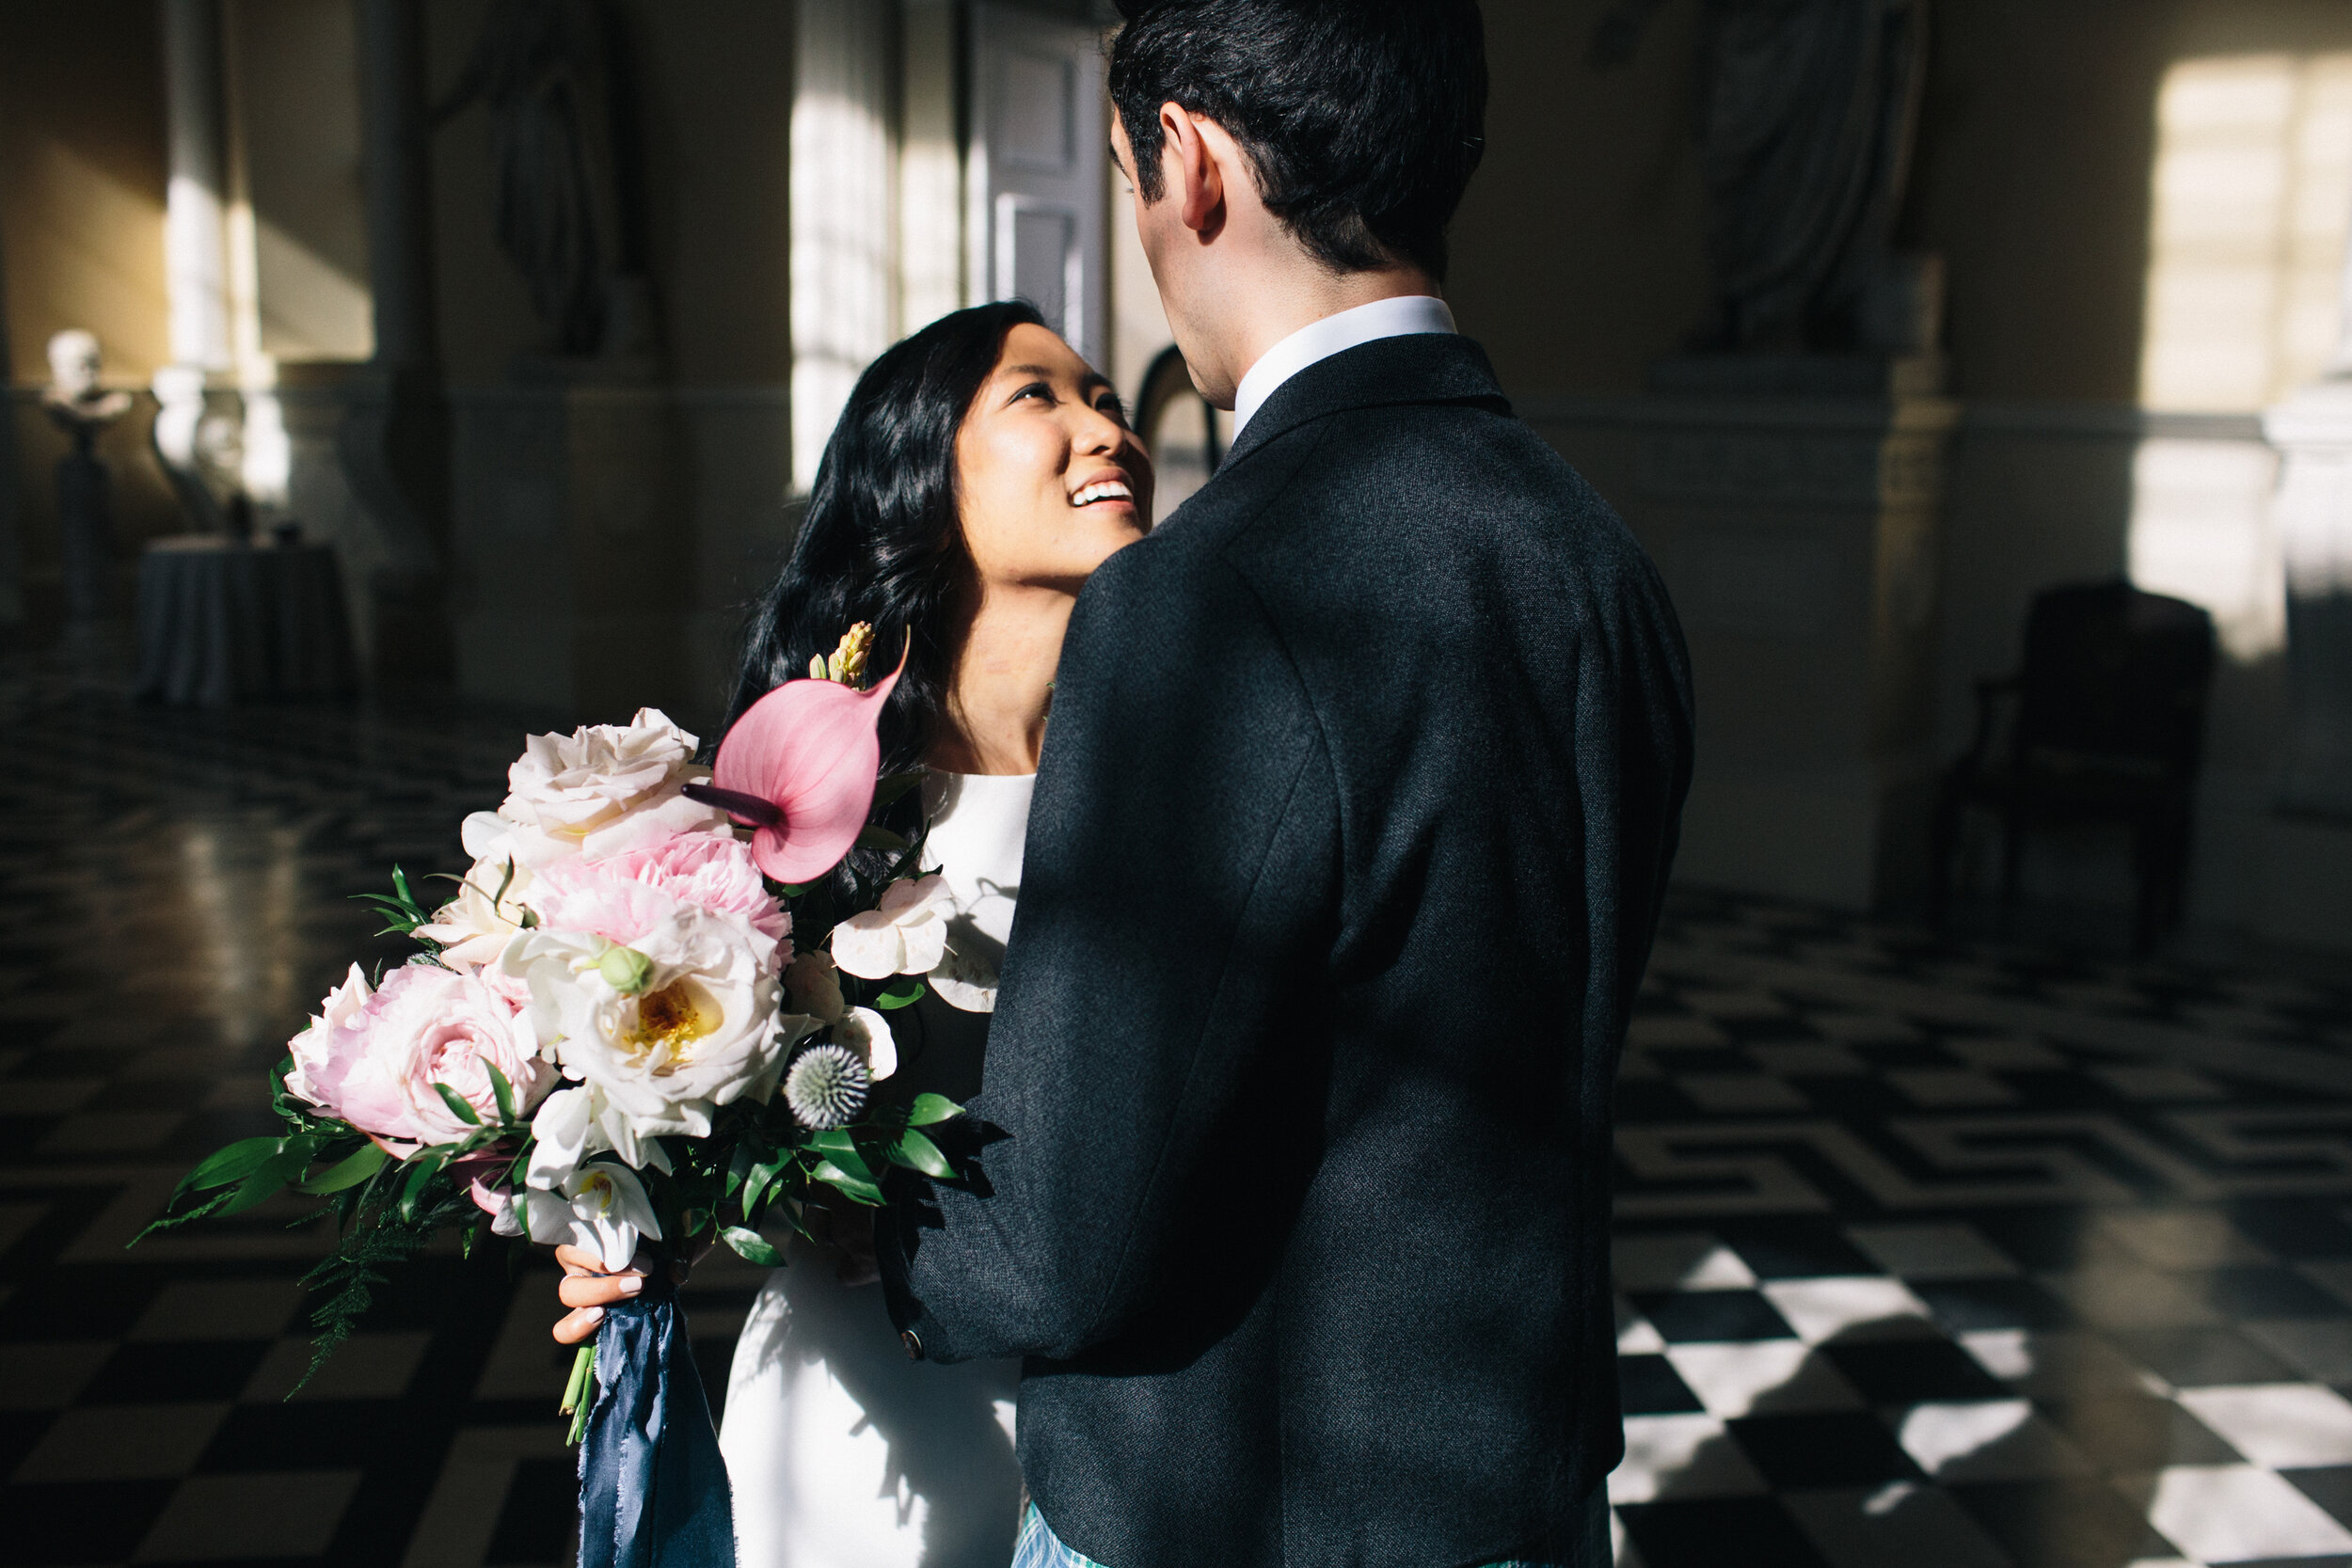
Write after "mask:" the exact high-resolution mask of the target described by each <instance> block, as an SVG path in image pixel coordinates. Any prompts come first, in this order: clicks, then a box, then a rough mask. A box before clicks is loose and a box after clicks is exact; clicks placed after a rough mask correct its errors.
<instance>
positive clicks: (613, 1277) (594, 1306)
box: [548, 1241, 714, 1345]
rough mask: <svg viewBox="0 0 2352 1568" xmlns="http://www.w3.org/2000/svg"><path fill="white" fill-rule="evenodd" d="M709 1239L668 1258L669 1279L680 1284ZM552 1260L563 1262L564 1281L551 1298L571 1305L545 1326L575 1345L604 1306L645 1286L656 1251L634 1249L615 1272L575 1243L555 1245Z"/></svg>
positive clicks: (590, 1333)
mask: <svg viewBox="0 0 2352 1568" xmlns="http://www.w3.org/2000/svg"><path fill="white" fill-rule="evenodd" d="M713 1244H714V1243H711V1242H707V1241H706V1242H704V1243H701V1244H700V1245H698V1246H696V1247H695V1248H694V1256H693V1257H692V1258H691V1259H684V1260H679V1259H672V1260H671V1262H670V1283H671V1284H673V1285H683V1284H685V1283H686V1279H687V1276H688V1275H690V1274H691V1273H692V1272H693V1267H694V1265H695V1264H696V1263H699V1262H701V1261H702V1260H703V1259H704V1258H705V1257H706V1256H707V1255H708V1253H709V1251H710V1249H711V1247H712V1245H713ZM555 1260H556V1261H557V1262H559V1263H561V1264H563V1265H564V1283H562V1284H561V1285H558V1286H557V1287H556V1288H555V1299H556V1300H558V1301H560V1302H562V1303H563V1304H564V1306H566V1307H570V1308H572V1310H571V1311H569V1312H566V1313H565V1314H564V1316H562V1317H561V1318H558V1319H556V1320H555V1327H554V1328H552V1329H550V1330H548V1332H549V1333H551V1334H553V1335H554V1336H555V1342H556V1343H557V1344H559V1345H577V1344H579V1343H580V1341H581V1340H583V1339H587V1338H594V1336H595V1335H596V1325H597V1324H598V1323H603V1322H604V1309H605V1308H606V1307H610V1306H612V1304H613V1303H614V1302H616V1301H628V1299H630V1298H631V1297H633V1296H635V1295H636V1294H637V1293H638V1292H639V1291H643V1290H644V1288H645V1271H646V1270H647V1269H649V1268H651V1267H653V1265H654V1264H655V1263H656V1262H658V1261H659V1260H660V1255H659V1254H657V1253H648V1252H646V1251H645V1249H644V1248H643V1247H639V1248H638V1249H637V1256H636V1257H634V1258H632V1259H629V1260H628V1268H626V1269H623V1270H622V1271H621V1272H620V1273H618V1274H611V1273H608V1272H606V1270H605V1266H604V1259H601V1258H599V1257H597V1256H596V1254H595V1253H593V1252H583V1251H582V1250H580V1248H579V1247H576V1246H569V1245H565V1246H560V1247H557V1248H556V1249H555Z"/></svg>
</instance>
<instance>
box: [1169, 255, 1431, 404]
mask: <svg viewBox="0 0 2352 1568" xmlns="http://www.w3.org/2000/svg"><path fill="white" fill-rule="evenodd" d="M1252 271H1253V273H1254V274H1255V275H1256V276H1254V277H1249V278H1242V277H1234V278H1232V279H1228V280H1226V287H1225V288H1224V289H1222V290H1220V294H1221V296H1222V297H1223V298H1224V299H1225V300H1226V301H1228V305H1227V309H1225V310H1223V311H1222V312H1220V314H1219V316H1218V317H1217V319H1216V328H1215V331H1214V333H1213V335H1212V341H1211V344H1210V354H1209V355H1208V356H1204V357H1207V358H1209V359H1210V360H1211V363H1212V364H1213V365H1214V367H1215V369H1214V371H1213V372H1212V373H1211V374H1210V375H1209V376H1207V377H1205V378H1204V379H1205V380H1207V381H1208V382H1209V383H1210V384H1209V385H1208V386H1207V387H1206V388H1204V389H1205V390H1206V391H1207V392H1208V394H1209V401H1210V402H1211V403H1213V404H1216V406H1218V407H1219V408H1231V407H1232V406H1233V392H1234V389H1235V388H1238V387H1239V386H1240V385H1241V378H1242V377H1243V376H1245V375H1248V373H1249V368H1250V367H1251V366H1252V365H1255V364H1256V363H1257V362H1258V361H1259V360H1260V359H1263V357H1265V354H1266V351H1267V350H1268V349H1270V348H1272V347H1273V346H1274V345H1275V344H1277V343H1279V342H1280V341H1282V340H1283V339H1285V338H1287V337H1289V336H1290V335H1291V334H1292V333H1294V332H1297V331H1299V330H1301V329H1302V328H1305V327H1309V326H1312V325H1314V324H1315V323H1317V322H1319V321H1322V320H1323V319H1324V318H1325V317H1327V316H1336V315H1338V314H1339V313H1340V312H1341V311H1343V310H1353V309H1356V308H1357V307H1358V306H1359V305H1370V304H1372V303H1374V302H1375V301H1376V300H1383V299H1401V298H1405V297H1407V296H1410V295H1413V294H1435V293H1438V284H1437V280H1436V279H1435V278H1433V277H1430V276H1429V275H1428V274H1427V273H1425V272H1423V271H1422V269H1421V268H1419V267H1384V268H1382V269H1380V270H1379V271H1377V272H1344V273H1335V272H1331V271H1329V270H1327V269H1326V268H1323V267H1320V266H1313V265H1299V266H1285V267H1281V268H1271V267H1269V268H1264V269H1252Z"/></svg>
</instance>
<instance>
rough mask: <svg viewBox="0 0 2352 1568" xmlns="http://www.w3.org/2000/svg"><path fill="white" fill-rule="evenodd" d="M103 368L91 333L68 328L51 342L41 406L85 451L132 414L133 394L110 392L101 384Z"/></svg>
mask: <svg viewBox="0 0 2352 1568" xmlns="http://www.w3.org/2000/svg"><path fill="white" fill-rule="evenodd" d="M103 369H104V362H103V358H102V357H101V356H100V353H99V348H98V339H97V338H96V337H95V336H93V335H92V334H90V333H87V332H85V331H83V330H82V329H81V328H79V327H69V328H67V329H66V330H65V331H63V332H60V333H58V334H57V335H56V337H54V338H52V339H50V340H49V385H48V386H47V387H45V388H42V389H41V394H40V403H41V406H42V407H43V408H45V409H47V410H48V412H49V418H50V419H51V420H54V421H56V425H57V428H58V429H60V430H63V431H64V432H66V434H68V435H69V436H72V437H73V441H74V445H75V446H76V447H77V448H80V449H82V450H84V451H87V450H88V447H89V443H90V441H91V440H92V439H93V438H94V437H95V436H97V434H98V432H99V431H101V430H103V429H104V428H105V427H106V426H107V425H110V424H112V423H113V422H114V421H115V420H119V419H120V418H122V416H123V415H125V414H127V413H129V412H130V411H131V394H130V393H128V392H124V391H111V392H110V391H108V390H106V388H104V386H103V384H102V383H101V382H100V379H99V377H100V375H101V373H102V372H103Z"/></svg>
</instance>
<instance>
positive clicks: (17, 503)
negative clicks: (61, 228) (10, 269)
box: [0, 214, 24, 631]
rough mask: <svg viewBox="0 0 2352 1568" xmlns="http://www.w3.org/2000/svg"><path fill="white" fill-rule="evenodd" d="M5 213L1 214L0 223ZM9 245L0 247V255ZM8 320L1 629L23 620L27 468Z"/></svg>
mask: <svg viewBox="0 0 2352 1568" xmlns="http://www.w3.org/2000/svg"><path fill="white" fill-rule="evenodd" d="M5 221H6V214H0V222H5ZM5 252H6V247H5V246H0V255H5ZM7 297H8V273H7V270H6V268H5V267H0V299H5V298H7ZM15 363H16V361H15V360H14V359H12V358H10V357H9V354H8V318H7V314H6V312H0V631H8V630H10V629H12V628H13V627H15V626H17V625H18V624H20V623H21V622H22V621H23V620H24V546H23V545H22V543H21V541H22V540H23V538H24V533H23V531H22V530H23V505H24V502H23V499H22V498H23V496H24V490H23V489H22V486H23V484H24V467H23V466H22V459H21V456H20V454H19V453H18V451H17V446H16V400H15V399H14V398H13V397H12V396H10V395H9V392H8V367H10V366H11V365H13V364H15Z"/></svg>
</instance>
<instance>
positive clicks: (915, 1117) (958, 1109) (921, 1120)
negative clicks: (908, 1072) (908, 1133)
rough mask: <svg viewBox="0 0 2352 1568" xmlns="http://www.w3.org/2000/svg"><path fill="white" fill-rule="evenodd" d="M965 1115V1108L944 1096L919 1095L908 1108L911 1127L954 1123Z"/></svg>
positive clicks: (908, 1119)
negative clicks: (955, 1119) (946, 1122)
mask: <svg viewBox="0 0 2352 1568" xmlns="http://www.w3.org/2000/svg"><path fill="white" fill-rule="evenodd" d="M961 1115H963V1107H962V1106H961V1105H959V1104H957V1103H956V1102H955V1101H952V1100H950V1099H948V1098H947V1097H946V1095H944V1094H918V1095H916V1096H915V1097H914V1104H912V1105H910V1106H908V1107H907V1125H908V1126H909V1127H929V1126H930V1125H932V1124H933V1123H934V1122H942V1121H952V1120H953V1119H954V1118H956V1117H960V1116H961Z"/></svg>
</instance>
